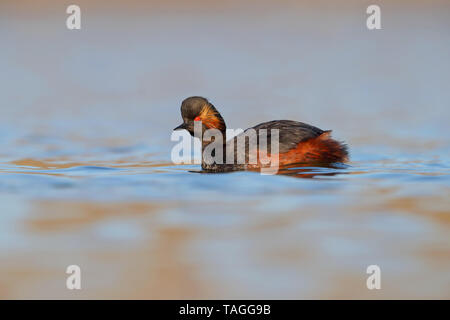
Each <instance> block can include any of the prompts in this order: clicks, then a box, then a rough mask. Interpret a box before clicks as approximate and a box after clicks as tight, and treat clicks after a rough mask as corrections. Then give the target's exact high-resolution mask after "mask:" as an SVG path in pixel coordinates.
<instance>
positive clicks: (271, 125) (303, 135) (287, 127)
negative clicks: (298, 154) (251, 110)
mask: <svg viewBox="0 0 450 320" xmlns="http://www.w3.org/2000/svg"><path fill="white" fill-rule="evenodd" d="M249 129H255V130H256V132H257V133H258V134H259V130H261V129H266V130H267V143H268V145H270V137H271V135H270V130H271V129H278V130H279V152H280V153H284V152H288V151H289V150H291V149H293V148H296V147H297V145H298V144H299V143H300V142H302V141H306V140H309V139H312V138H316V137H318V136H320V135H321V134H322V133H324V132H327V131H323V130H321V129H319V128H317V127H314V126H312V125H309V124H306V123H303V122H298V121H292V120H273V121H269V122H264V123H260V124H258V125H256V126H254V127H252V128H249ZM247 130H248V129H247ZM247 130H245V131H247ZM241 134H243V133H241ZM236 139H237V137H235V138H234V140H235V147H236ZM247 150H248V149H247Z"/></svg>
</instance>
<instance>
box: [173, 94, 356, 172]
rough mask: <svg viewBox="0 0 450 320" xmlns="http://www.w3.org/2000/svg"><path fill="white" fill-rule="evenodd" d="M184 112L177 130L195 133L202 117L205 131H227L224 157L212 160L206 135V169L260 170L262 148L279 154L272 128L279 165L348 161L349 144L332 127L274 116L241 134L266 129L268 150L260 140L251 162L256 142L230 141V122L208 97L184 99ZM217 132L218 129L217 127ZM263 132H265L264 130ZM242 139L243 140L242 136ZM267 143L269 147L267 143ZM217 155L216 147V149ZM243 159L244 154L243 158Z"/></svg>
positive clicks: (204, 147) (222, 170) (203, 143)
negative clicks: (333, 135)
mask: <svg viewBox="0 0 450 320" xmlns="http://www.w3.org/2000/svg"><path fill="white" fill-rule="evenodd" d="M181 116H182V118H183V123H182V124H181V125H179V126H178V127H176V128H175V129H174V130H182V129H184V130H187V131H188V132H189V133H190V134H191V135H192V136H194V124H195V122H196V121H201V128H202V133H205V131H206V130H208V129H216V130H218V131H220V133H222V135H223V140H222V147H223V152H222V155H221V156H220V157H223V159H222V158H220V160H223V161H217V157H216V158H215V161H212V162H211V159H208V156H205V153H206V152H205V151H206V150H207V147H208V145H209V144H211V143H212V142H213V141H214V139H212V140H210V139H204V138H203V135H202V154H203V157H202V169H203V170H205V171H210V172H225V171H236V170H259V169H261V168H262V167H264V166H265V164H264V163H263V161H260V154H262V153H260V152H263V151H265V150H267V154H268V156H269V157H270V156H273V155H275V153H274V152H271V142H272V141H271V139H272V134H271V132H272V131H271V129H278V150H277V153H276V156H277V157H272V158H276V161H277V165H278V166H279V167H284V166H292V165H299V166H305V165H309V166H311V165H328V164H333V163H342V162H346V161H348V150H347V146H346V144H344V143H342V142H339V141H336V140H334V139H332V138H331V130H321V129H319V128H317V127H314V126H312V125H309V124H306V123H303V122H297V121H292V120H273V121H269V122H264V123H261V124H258V125H256V126H254V127H252V128H249V129H247V130H245V131H244V132H243V133H241V134H240V135H245V134H246V133H248V132H249V130H250V129H253V130H254V132H256V134H259V133H260V132H261V131H260V130H262V129H266V131H264V133H267V135H266V136H267V138H266V139H267V144H266V145H265V146H264V149H265V150H262V149H263V148H261V150H260V143H259V142H260V141H259V140H258V141H257V144H256V146H255V147H254V148H256V150H257V154H258V158H257V161H256V162H253V163H250V162H251V161H249V159H251V157H250V153H251V152H252V146H251V145H250V144H249V140H250V139H246V138H245V137H244V141H245V146H246V147H245V149H244V150H242V149H238V148H237V146H238V139H239V136H240V135H238V136H236V137H234V138H233V139H231V140H230V141H226V125H225V121H224V120H223V118H222V116H221V115H220V113H219V112H218V111H217V109H216V108H215V107H214V105H213V104H212V103H211V102H209V101H208V100H207V99H206V98H203V97H199V96H194V97H189V98H187V99H185V100H183V102H182V104H181ZM216 132H217V131H216ZM261 133H262V132H261ZM241 141H242V140H241ZM266 146H267V147H266ZM230 151H231V152H232V153H231V154H232V159H233V161H232V163H230V161H229V160H228V159H227V158H226V155H227V154H228V153H229V152H230ZM239 152H244V153H245V154H244V155H241V156H244V158H245V161H244V162H243V163H242V162H239V161H238V157H239ZM212 156H214V151H213V153H212ZM241 159H242V158H241Z"/></svg>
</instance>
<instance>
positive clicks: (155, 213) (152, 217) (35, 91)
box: [0, 1, 450, 299]
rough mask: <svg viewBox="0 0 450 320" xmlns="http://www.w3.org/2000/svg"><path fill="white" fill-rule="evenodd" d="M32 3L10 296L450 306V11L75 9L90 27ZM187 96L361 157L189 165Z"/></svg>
mask: <svg viewBox="0 0 450 320" xmlns="http://www.w3.org/2000/svg"><path fill="white" fill-rule="evenodd" d="M25 3H27V2H24V3H22V2H21V4H18V3H16V2H15V1H6V2H2V4H1V5H0V6H2V8H1V10H0V39H1V42H2V50H0V69H1V70H2V72H1V73H0V87H1V88H2V89H1V94H0V204H1V205H0V261H1V263H0V297H1V298H138V299H143V298H157V299H160V298H191V299H196V298H277V299H278V298H295V299H298V298H357V299H359V298H368V299H378V298H447V299H448V298H450V272H449V270H450V237H449V230H450V200H449V199H450V198H449V194H450V152H449V151H450V143H449V137H450V129H449V126H448V120H449V119H450V76H449V75H450V60H449V59H448V57H449V56H450V33H449V30H450V22H449V21H450V10H449V9H450V7H449V5H448V4H447V3H446V2H445V1H432V2H427V3H426V4H424V3H419V2H411V1H408V2H406V1H399V2H396V4H391V3H388V2H384V1H382V2H381V7H382V10H383V11H382V13H383V29H382V30H379V31H374V32H372V31H368V30H367V29H366V27H365V8H366V7H367V5H368V4H369V3H365V2H364V1H362V2H361V1H348V2H345V3H344V4H342V5H340V6H337V5H334V4H333V2H331V1H330V2H327V1H319V2H311V3H310V2H308V1H295V2H290V1H276V2H275V1H273V2H271V1H259V2H257V3H256V2H252V1H249V2H245V3H244V4H243V3H242V2H240V1H239V2H233V1H231V2H227V3H224V4H218V3H216V4H209V2H208V5H205V2H203V1H197V2H194V3H193V4H191V5H190V6H187V5H182V4H179V3H176V2H172V1H171V2H164V3H163V2H158V1H151V2H149V3H147V2H146V3H144V2H140V1H132V2H130V3H129V4H128V5H126V6H125V5H124V4H121V3H120V2H111V1H110V2H108V3H109V6H106V5H102V4H104V3H103V2H96V3H95V4H90V3H89V2H87V1H79V5H80V6H81V8H82V10H83V17H84V18H83V19H84V20H83V25H82V30H80V31H78V32H72V31H68V30H67V29H65V25H64V19H65V16H66V15H65V13H64V12H65V5H64V4H60V3H59V2H52V1H43V2H42V3H43V4H42V7H39V8H37V7H36V6H33V5H32V4H31V2H28V4H25ZM61 13H62V14H61ZM413 22H414V23H413ZM190 95H205V96H207V97H208V98H210V99H211V100H212V102H213V103H214V104H215V105H216V107H217V108H218V109H219V111H220V112H221V113H222V115H223V116H224V118H225V120H226V122H227V125H228V126H229V127H230V128H244V129H245V128H247V127H249V126H253V125H255V124H258V123H260V122H263V121H267V120H272V119H293V120H299V121H304V122H307V123H311V124H313V125H316V126H318V127H320V128H322V129H333V135H334V137H336V138H337V139H339V140H345V141H346V142H347V143H348V144H349V147H350V152H351V161H350V163H349V164H348V167H340V168H308V170H304V168H303V170H290V171H288V172H284V173H285V174H283V175H276V176H264V175H260V174H257V173H254V172H236V173H227V174H198V173H195V172H193V171H198V170H199V166H198V165H193V164H185V165H175V164H173V163H172V162H171V160H170V152H171V148H172V147H173V146H174V145H175V143H174V142H171V141H170V134H171V129H172V128H173V127H175V126H176V125H178V124H179V122H180V121H181V117H180V114H179V105H180V103H181V100H182V99H183V98H185V97H187V96H190ZM71 264H76V265H79V266H80V267H81V269H82V290H80V291H69V290H67V289H66V287H65V281H66V277H67V275H66V274H65V270H66V268H67V266H68V265H71ZM372 264H376V265H378V266H380V268H381V272H382V289H381V290H368V289H367V287H366V279H367V277H368V275H367V274H366V268H367V266H369V265H372Z"/></svg>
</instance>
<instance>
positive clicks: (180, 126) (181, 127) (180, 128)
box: [173, 122, 186, 131]
mask: <svg viewBox="0 0 450 320" xmlns="http://www.w3.org/2000/svg"><path fill="white" fill-rule="evenodd" d="M183 129H186V124H185V123H184V122H183V123H182V124H180V125H179V126H178V127H176V128H174V129H173V130H174V131H175V130H183Z"/></svg>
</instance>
